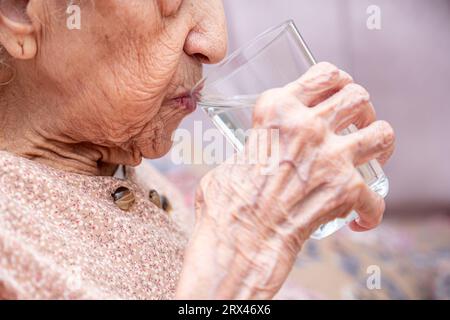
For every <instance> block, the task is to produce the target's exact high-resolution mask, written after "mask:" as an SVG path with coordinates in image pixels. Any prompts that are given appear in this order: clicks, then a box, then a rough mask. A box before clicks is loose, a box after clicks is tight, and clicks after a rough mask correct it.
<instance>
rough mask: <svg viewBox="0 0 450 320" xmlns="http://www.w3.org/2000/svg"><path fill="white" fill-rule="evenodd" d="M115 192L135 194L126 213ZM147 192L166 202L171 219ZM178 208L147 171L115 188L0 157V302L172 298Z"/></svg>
mask: <svg viewBox="0 0 450 320" xmlns="http://www.w3.org/2000/svg"><path fill="white" fill-rule="evenodd" d="M145 166H147V167H145ZM119 186H126V187H128V188H129V189H131V190H133V192H134V193H135V197H136V203H135V204H134V205H133V207H132V208H131V210H130V211H128V212H126V211H122V210H120V209H119V208H118V207H117V206H116V205H115V204H114V202H113V199H112V197H111V192H113V191H114V190H115V189H116V188H118V187H119ZM150 189H156V190H157V191H158V192H159V193H162V194H164V195H166V196H167V197H168V199H169V200H170V202H171V204H172V207H173V213H172V214H171V215H169V214H167V213H166V212H165V211H163V210H161V209H159V208H158V207H157V206H155V205H154V204H153V203H152V202H151V201H150V200H149V198H148V192H149V190H150ZM182 203H183V201H182V199H181V196H180V195H179V194H178V193H177V191H176V190H175V188H173V187H172V186H171V185H170V184H169V183H168V182H167V181H166V180H165V179H164V178H163V177H162V176H161V175H160V174H159V173H158V172H157V171H156V170H154V169H153V168H151V167H150V166H148V165H141V166H139V167H138V168H136V169H131V168H127V179H126V180H121V179H118V178H114V177H90V176H84V175H79V174H74V173H68V172H64V171H60V170H56V169H53V168H50V167H47V166H45V165H42V164H39V163H36V162H33V161H30V160H27V159H24V158H20V157H17V156H14V155H12V154H10V153H7V152H0V299H91V298H94V299H97V298H98V299H106V298H112V299H116V298H118V299H170V298H173V295H174V291H175V288H176V283H177V280H178V276H179V272H180V269H181V265H182V259H183V250H184V248H185V246H186V241H187V236H186V232H184V231H183V230H182V228H181V227H180V223H178V222H177V221H178V220H177V219H178V218H177V217H182V216H183V215H187V214H188V212H186V210H185V208H183V207H182Z"/></svg>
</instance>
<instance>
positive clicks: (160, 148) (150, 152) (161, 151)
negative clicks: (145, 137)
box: [141, 140, 173, 159]
mask: <svg viewBox="0 0 450 320" xmlns="http://www.w3.org/2000/svg"><path fill="white" fill-rule="evenodd" d="M172 144H173V143H172V141H171V140H169V141H167V140H164V141H163V142H161V143H158V144H153V145H148V146H147V147H145V148H143V149H142V150H141V153H142V156H143V157H144V158H145V159H158V158H162V157H164V156H165V155H166V154H168V153H169V151H170V149H171V148H172Z"/></svg>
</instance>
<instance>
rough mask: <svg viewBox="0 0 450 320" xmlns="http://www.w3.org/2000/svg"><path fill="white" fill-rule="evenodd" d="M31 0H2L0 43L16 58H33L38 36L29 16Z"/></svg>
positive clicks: (0, 9)
mask: <svg viewBox="0 0 450 320" xmlns="http://www.w3.org/2000/svg"><path fill="white" fill-rule="evenodd" d="M29 2H30V1H29V0H0V44H1V45H2V46H3V47H4V48H5V49H6V51H8V53H9V54H10V55H11V56H12V57H14V58H16V59H24V60H26V59H32V58H34V57H35V56H36V52H37V37H36V32H35V28H34V26H33V24H32V23H31V20H30V18H29V16H28V9H29V8H28V6H29Z"/></svg>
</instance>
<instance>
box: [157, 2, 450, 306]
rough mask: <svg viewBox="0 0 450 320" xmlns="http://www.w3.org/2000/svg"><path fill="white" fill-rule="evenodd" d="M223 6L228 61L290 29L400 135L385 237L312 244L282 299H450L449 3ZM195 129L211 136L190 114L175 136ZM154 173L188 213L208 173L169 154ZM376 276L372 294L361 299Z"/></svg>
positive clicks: (380, 233) (342, 236) (382, 230)
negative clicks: (274, 30)
mask: <svg viewBox="0 0 450 320" xmlns="http://www.w3.org/2000/svg"><path fill="white" fill-rule="evenodd" d="M224 4H225V9H226V14H227V19H228V29H229V51H230V52H231V51H234V50H235V49H237V48H239V47H240V46H242V45H244V44H245V43H247V42H248V41H250V40H251V39H252V38H254V37H255V36H256V35H258V34H259V33H261V32H262V31H264V30H266V29H267V28H269V27H271V26H274V25H277V24H279V23H281V22H283V21H285V20H288V19H293V20H294V22H295V23H296V25H297V27H298V28H299V30H300V32H301V34H302V36H303V38H304V39H305V41H306V42H307V44H308V46H309V47H310V49H311V51H312V52H313V54H314V55H315V57H316V59H317V60H318V61H329V62H331V63H333V64H335V65H337V66H338V67H340V68H341V69H344V70H346V71H347V72H349V73H350V74H351V75H352V76H353V77H354V79H355V81H356V82H358V83H360V84H361V85H363V86H364V87H366V88H367V89H368V91H369V92H370V94H371V97H372V101H373V103H374V106H375V109H376V110H377V115H378V118H379V119H384V120H387V121H389V122H390V123H391V124H392V126H393V127H394V129H395V131H396V136H397V149H396V152H395V154H394V156H393V158H392V160H391V161H390V162H389V163H388V164H387V166H386V167H385V172H386V174H387V176H388V177H389V180H390V193H389V195H388V198H387V199H386V203H387V210H386V214H385V221H384V222H383V224H382V226H380V227H379V228H378V229H376V230H374V231H371V232H368V233H364V234H354V233H351V232H349V231H348V230H342V231H340V232H338V233H337V234H336V235H333V236H331V237H329V238H327V239H324V240H321V241H314V240H312V241H309V242H308V243H307V244H306V245H305V247H304V249H303V251H302V252H301V254H300V255H299V258H298V261H297V263H296V266H295V268H294V270H293V271H292V273H291V276H290V278H289V280H288V282H287V283H286V285H285V286H284V288H283V289H282V290H281V292H280V294H279V297H280V298H292V299H303V298H331V299H343V298H344V299H346V298H348V299H353V298H355V299H371V298H387V299H450V97H449V96H447V94H449V93H450V0H433V1H423V0H396V1H392V0H372V1H366V0H245V1H238V0H224ZM372 5H375V6H377V7H378V8H379V9H380V18H381V20H380V22H381V24H380V27H381V28H380V29H379V30H370V29H369V28H368V27H367V20H368V19H369V17H370V16H371V13H367V9H368V7H369V6H372ZM206 72H207V70H206ZM195 120H201V121H203V127H204V128H207V127H211V126H212V125H211V123H210V121H209V119H208V117H206V115H204V114H203V111H201V110H197V111H196V112H195V113H194V114H193V115H192V116H190V117H189V118H188V119H186V120H185V121H184V123H183V124H182V127H183V128H186V129H189V130H192V128H193V122H194V121H195ZM198 148H201V144H199V146H198ZM196 151H198V150H196ZM151 162H152V163H153V165H155V166H156V167H158V168H159V169H160V170H161V171H163V172H164V173H165V174H166V175H168V176H169V177H170V179H171V180H172V181H173V182H174V184H176V185H177V186H178V187H179V188H180V189H181V190H182V191H183V192H184V194H185V200H186V203H187V204H188V205H189V206H191V208H192V206H193V195H194V191H195V187H196V185H197V183H198V181H199V179H200V178H201V176H202V175H203V174H204V173H205V172H207V171H208V170H209V169H211V167H208V166H206V165H175V164H174V163H173V161H171V155H170V154H169V155H167V156H166V157H165V158H162V159H158V160H153V161H151ZM373 266H375V269H374V267H373ZM376 268H378V269H379V271H380V279H381V288H372V289H370V287H371V286H370V285H369V286H368V283H367V281H368V279H369V277H370V276H371V274H372V272H373V270H378V269H376Z"/></svg>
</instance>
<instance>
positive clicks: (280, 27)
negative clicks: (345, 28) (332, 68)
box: [191, 19, 316, 96]
mask: <svg viewBox="0 0 450 320" xmlns="http://www.w3.org/2000/svg"><path fill="white" fill-rule="evenodd" d="M289 28H291V29H292V31H294V33H295V34H296V35H297V36H298V40H299V41H300V43H301V47H302V49H303V51H304V53H305V55H306V56H307V58H308V59H309V60H310V62H311V64H316V60H315V58H314V56H313V55H312V53H311V51H310V50H309V48H308V46H307V45H306V42H305V41H304V40H303V37H302V36H301V34H300V32H299V31H298V29H297V27H296V25H295V22H294V20H292V19H289V20H286V21H283V22H282V23H280V24H277V25H275V26H272V27H270V28H268V29H266V30H265V31H264V32H262V33H260V34H258V35H257V36H256V37H254V38H252V39H251V40H250V41H248V42H247V43H245V44H244V45H242V46H241V47H239V48H238V49H236V50H235V51H233V52H232V53H231V54H229V55H228V56H227V57H226V58H225V59H224V60H223V61H221V62H219V63H218V64H216V65H214V67H213V68H214V70H219V69H221V68H222V67H223V66H224V65H226V64H228V63H230V62H231V61H233V60H235V59H236V58H237V57H239V56H240V55H241V54H243V53H244V52H246V51H248V50H250V49H251V48H252V47H253V46H254V45H255V44H256V43H258V42H260V41H261V40H263V39H264V38H266V37H267V36H268V35H270V34H271V33H274V32H276V33H275V34H274V35H273V36H272V39H271V40H270V41H268V42H267V43H266V44H265V45H264V46H262V47H261V48H260V49H258V50H257V53H256V54H255V55H254V56H253V57H252V58H251V59H253V58H254V57H255V56H256V55H258V54H259V53H261V52H263V51H264V50H265V49H266V48H267V47H268V46H270V45H271V44H272V43H273V42H274V41H275V40H277V39H278V37H279V36H280V35H281V34H283V33H284V31H285V30H286V29H289ZM251 59H250V60H251ZM243 65H245V64H243ZM238 69H239V68H237V70H238ZM235 71H236V70H235ZM212 72H213V71H210V72H209V73H207V74H205V75H204V76H203V77H202V78H201V80H199V81H198V82H197V84H196V85H195V86H194V87H193V88H192V90H191V96H196V95H198V94H199V93H200V91H201V90H202V88H200V89H199V87H202V86H203V84H204V83H205V82H206V80H207V79H208V78H210V77H211V73H212ZM219 79H220V78H219ZM219 79H217V80H215V81H218V80H219ZM215 81H214V82H215ZM214 82H213V83H214Z"/></svg>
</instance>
